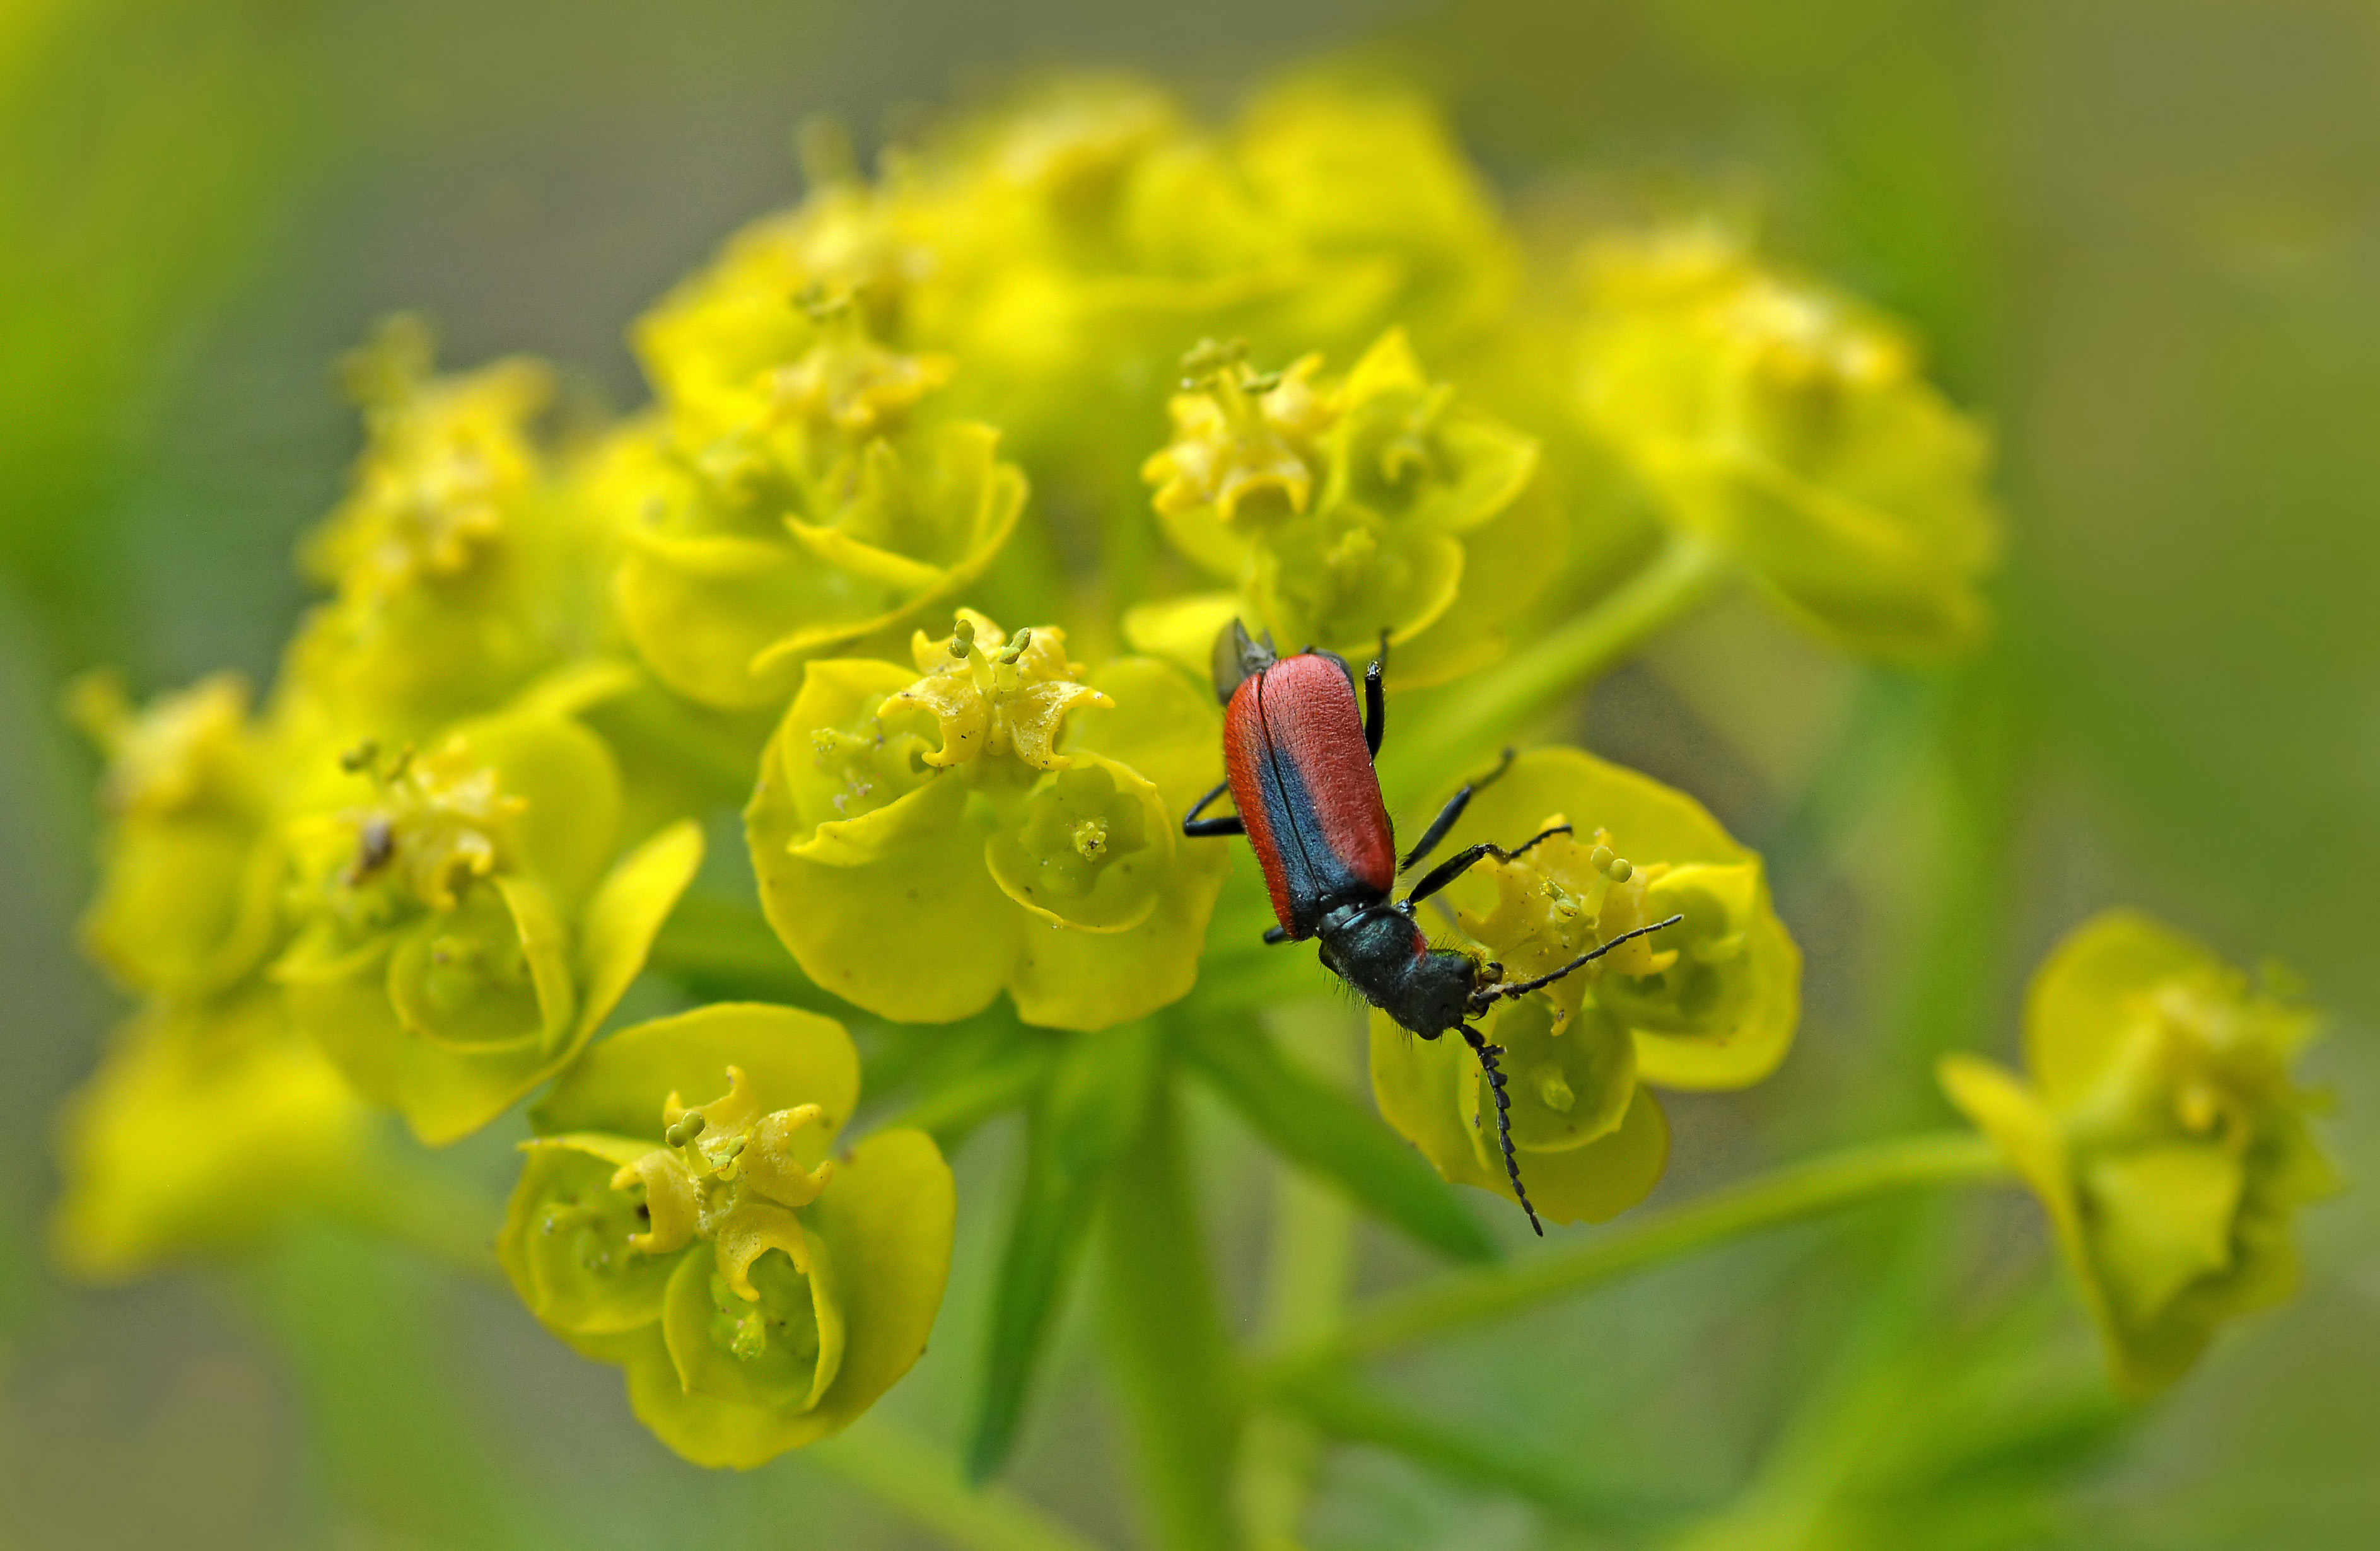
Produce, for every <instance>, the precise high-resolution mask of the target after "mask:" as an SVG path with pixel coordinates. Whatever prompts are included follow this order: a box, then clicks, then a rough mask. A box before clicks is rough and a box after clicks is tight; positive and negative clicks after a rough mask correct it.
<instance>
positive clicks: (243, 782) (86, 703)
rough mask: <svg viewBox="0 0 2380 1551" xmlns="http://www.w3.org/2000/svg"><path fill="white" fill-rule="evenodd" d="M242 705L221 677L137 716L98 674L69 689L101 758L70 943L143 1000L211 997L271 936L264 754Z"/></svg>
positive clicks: (235, 680) (268, 761)
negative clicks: (87, 900) (87, 894)
mask: <svg viewBox="0 0 2380 1551" xmlns="http://www.w3.org/2000/svg"><path fill="white" fill-rule="evenodd" d="M248 697H249V691H248V685H247V684H246V683H245V682H244V681H243V680H241V679H240V678H239V677H238V676H237V675H236V674H230V673H219V674H216V675H215V676H213V677H212V678H209V679H205V680H202V681H201V682H200V683H199V684H197V685H192V686H191V687H190V688H188V689H186V690H183V691H181V692H180V693H178V694H174V695H166V696H161V697H158V698H157V699H156V700H155V701H153V702H152V703H151V704H150V705H149V706H148V707H147V708H146V709H141V710H139V711H135V710H134V709H133V708H132V706H131V704H130V702H129V701H128V699H127V698H126V697H125V693H124V690H123V686H122V685H120V684H119V683H118V682H117V681H116V680H115V678H113V677H111V676H107V675H98V674H95V675H92V676H90V677H87V678H84V679H83V680H81V681H79V683H78V684H77V685H76V686H75V688H74V690H73V692H72V695H71V706H70V709H71V710H72V711H73V712H74V714H75V716H76V717H77V719H78V720H79V721H81V722H82V723H83V724H84V726H85V728H86V729H87V730H88V731H89V732H90V733H91V735H92V736H93V737H94V738H95V739H96V740H97V741H98V743H99V744H100V745H101V747H102V749H103V752H104V753H105V754H106V756H107V771H106V774H105V776H104V777H103V779H102V781H101V784H100V806H101V809H102V813H103V818H104V820H105V823H104V828H103V837H104V838H103V843H102V853H101V865H100V884H99V895H98V897H97V898H96V899H94V900H93V901H92V902H91V909H90V910H89V912H87V913H86V914H85V915H84V916H83V921H82V940H83V946H84V947H85V948H86V949H87V950H88V951H90V953H91V956H92V957H93V958H96V959H97V960H99V961H100V963H103V964H105V965H106V966H107V967H108V969H109V970H110V971H111V972H112V973H114V974H115V976H116V977H117V978H118V979H120V980H122V981H123V982H124V983H125V984H126V985H127V986H128V987H131V988H133V989H135V990H138V991H140V992H142V993H144V994H147V995H151V996H168V997H176V998H195V997H205V996H211V995H213V994H215V993H217V992H220V991H222V990H224V989H225V988H229V987H230V986H231V985H233V984H234V983H235V982H237V980H238V979H239V978H240V977H241V976H243V975H247V974H248V973H249V971H250V970H251V969H253V968H255V967H256V965H257V963H259V962H260V961H261V960H262V958H263V957H264V955H265V954H266V953H268V952H269V951H272V948H273V942H274V940H275V939H276V937H277V935H278V933H279V930H280V917H279V903H280V900H279V894H280V886H281V868H282V866H283V861H282V850H281V846H280V843H279V837H278V836H277V835H275V834H274V833H273V826H272V825H271V823H270V822H269V813H270V808H271V800H272V774H273V771H272V757H271V753H270V751H269V749H268V746H267V740H266V738H265V736H264V735H263V734H262V733H260V732H258V731H257V730H255V729H254V728H253V727H252V726H251V725H250V723H249V717H248Z"/></svg>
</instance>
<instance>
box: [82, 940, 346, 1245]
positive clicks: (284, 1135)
mask: <svg viewBox="0 0 2380 1551" xmlns="http://www.w3.org/2000/svg"><path fill="white" fill-rule="evenodd" d="M369 1121H370V1112H369V1111H368V1110H367V1109H365V1108H364V1106H363V1105H362V1104H361V1102H360V1101H358V1099H357V1098H356V1097H355V1096H354V1095H353V1094H352V1093H350V1092H349V1091H348V1088H347V1085H346V1083H345V1082H344V1081H342V1080H341V1078H340V1076H339V1073H338V1071H337V1069H336V1068H334V1067H333V1066H332V1065H331V1063H330V1062H329V1061H327V1060H324V1059H323V1057H322V1053H321V1052H320V1051H319V1050H317V1049H316V1048H314V1047H313V1045H311V1044H310V1042H309V1041H308V1040H307V1039H306V1038H305V1037H304V1036H302V1035H300V1034H298V1033H297V1031H296V1030H295V1029H293V1028H292V1027H291V1026H290V1024H289V1022H288V1018H287V1016H286V1014H285V1012H284V1011H283V1009H282V1006H281V999H280V997H279V995H278V994H277V993H276V992H275V991H274V990H273V988H271V987H270V986H265V985H261V984H257V983H253V982H251V983H250V984H249V985H248V986H247V987H245V988H242V989H240V990H238V991H236V992H234V993H231V994H229V995H226V996H224V997H221V998H216V999H211V1000H204V1001H200V1002H190V1003H180V1004H176V1003H159V1004H155V1005H152V1006H151V1007H149V1008H147V1009H144V1010H143V1011H142V1012H140V1013H139V1014H137V1015H136V1016H135V1017H133V1018H132V1019H131V1020H130V1021H129V1022H128V1023H127V1024H125V1026H124V1027H123V1028H122V1029H121V1030H119V1031H118V1033H117V1035H116V1036H115V1043H114V1044H113V1046H112V1047H111V1048H110V1049H109V1051H108V1054H107V1057H106V1059H105V1060H104V1061H103V1062H102V1064H101V1066H100V1069H99V1071H98V1072H97V1073H96V1074H95V1075H94V1076H93V1077H92V1078H91V1081H90V1082H88V1083H87V1084H84V1085H83V1086H82V1087H81V1088H79V1089H78V1090H77V1091H76V1093H75V1095H74V1097H72V1098H70V1099H69V1100H67V1107H66V1110H65V1113H64V1116H63V1118H62V1122H61V1125H60V1130H59V1143H58V1168H59V1172H60V1174H61V1175H62V1176H63V1180H64V1187H65V1188H64V1191H63V1194H61V1196H60V1198H59V1201H58V1204H57V1211H56V1216H55V1219H54V1220H53V1222H52V1225H51V1238H52V1242H53V1243H54V1244H55V1248H56V1253H57V1255H58V1258H59V1260H60V1261H61V1263H63V1264H64V1265H65V1266H67V1269H68V1270H70V1271H72V1272H73V1273H75V1274H76V1275H78V1276H80V1277H85V1278H91V1279H93V1280H101V1281H116V1280H122V1279H125V1278H131V1277H137V1276H141V1275H145V1274H147V1273H149V1272H152V1271H154V1270H157V1269H159V1268H160V1267H161V1266H166V1265H169V1264H172V1263H174V1262H176V1261H179V1260H182V1259H185V1258H188V1257H190V1256H194V1255H204V1254H222V1253H224V1252H225V1251H228V1250H234V1249H239V1248H243V1247H246V1246H247V1245H249V1244H250V1243H252V1242H254V1241H256V1240H257V1239H258V1238H260V1237H261V1236H262V1235H263V1234H264V1233H265V1232H267V1231H268V1230H271V1229H273V1227H275V1226H277V1225H278V1224H280V1223H281V1222H282V1221H283V1220H284V1219H285V1218H287V1217H288V1216H289V1215H290V1214H292V1213H293V1212H297V1211H300V1210H305V1209H308V1208H314V1207H320V1206H322V1205H323V1204H324V1203H325V1202H326V1201H328V1200H334V1199H335V1198H336V1197H337V1195H338V1194H340V1192H341V1191H342V1190H344V1189H345V1188H346V1184H347V1181H348V1176H349V1173H350V1171H351V1170H352V1169H356V1168H358V1167H359V1166H363V1165H365V1164H366V1162H367V1153H368V1150H369V1149H368V1143H369V1141H370V1125H369Z"/></svg>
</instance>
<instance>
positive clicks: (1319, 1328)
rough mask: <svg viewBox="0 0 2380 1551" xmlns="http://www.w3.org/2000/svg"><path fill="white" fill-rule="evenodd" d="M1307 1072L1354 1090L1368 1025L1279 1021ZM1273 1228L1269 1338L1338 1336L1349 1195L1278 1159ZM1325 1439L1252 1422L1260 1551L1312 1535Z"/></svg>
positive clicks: (1323, 1018) (1321, 1018) (1245, 1472)
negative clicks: (1309, 1513) (1309, 1523)
mask: <svg viewBox="0 0 2380 1551" xmlns="http://www.w3.org/2000/svg"><path fill="white" fill-rule="evenodd" d="M1272 1022H1273V1024H1275V1032H1276V1033H1278V1034H1279V1035H1280V1036H1281V1038H1282V1040H1283V1042H1284V1043H1285V1044H1287V1045H1289V1046H1290V1047H1292V1048H1294V1049H1296V1050H1298V1051H1299V1052H1301V1053H1302V1054H1303V1055H1304V1056H1305V1058H1306V1059H1305V1061H1304V1062H1302V1063H1301V1064H1303V1065H1305V1066H1306V1067H1308V1068H1310V1069H1311V1070H1312V1072H1313V1074H1314V1075H1316V1076H1317V1077H1322V1078H1327V1079H1328V1080H1329V1081H1330V1083H1331V1084H1332V1085H1333V1086H1337V1087H1345V1086H1348V1085H1350V1084H1353V1082H1354V1075H1355V1062H1354V1050H1355V1045H1354V1041H1355V1038H1356V1036H1357V1035H1358V1033H1359V1032H1360V1030H1361V1028H1362V1025H1361V1024H1359V1023H1354V1022H1352V1021H1351V1019H1350V1018H1349V1016H1348V1013H1347V1012H1346V1010H1345V1009H1344V1008H1342V1007H1341V1006H1338V1005H1335V1004H1332V1003H1328V1002H1318V1003H1312V1004H1308V1005H1305V1006H1301V1007H1296V1008H1292V1009H1284V1010H1283V1011H1282V1012H1281V1013H1279V1014H1278V1015H1276V1017H1275V1018H1274V1019H1273V1020H1272ZM1272 1172H1273V1219H1272V1232H1271V1242H1270V1244H1269V1249H1268V1252H1267V1255H1266V1277H1265V1289H1264V1315H1263V1318H1264V1339H1266V1340H1267V1341H1269V1342H1274V1343H1281V1344H1286V1343H1290V1342H1296V1341H1309V1340H1318V1339H1322V1338H1324V1337H1326V1336H1328V1335H1329V1334H1330V1331H1332V1330H1334V1329H1336V1328H1337V1327H1338V1325H1339V1321H1340V1319H1341V1318H1342V1315H1343V1313H1344V1311H1345V1308H1346V1303H1347V1293H1348V1289H1349V1287H1350V1286H1351V1284H1352V1283H1353V1280H1354V1266H1355V1212H1354V1207H1353V1206H1351V1205H1349V1203H1348V1200H1347V1197H1346V1196H1345V1194H1342V1192H1340V1191H1337V1190H1334V1189H1332V1188H1330V1186H1328V1185H1326V1184H1323V1183H1322V1182H1320V1181H1318V1180H1315V1179H1313V1178H1311V1177H1310V1176H1308V1175H1307V1174H1306V1173H1305V1171H1303V1170H1302V1169H1293V1168H1291V1167H1290V1166H1289V1165H1288V1164H1286V1163H1285V1162H1281V1161H1280V1160H1276V1161H1275V1163H1274V1166H1273V1171H1272ZM1321 1457H1322V1440H1321V1438H1320V1436H1318V1434H1317V1432H1316V1430H1315V1427H1314V1425H1313V1424H1312V1423H1311V1422H1310V1421H1308V1420H1307V1419H1306V1418H1305V1417H1304V1416H1300V1415H1295V1414H1293V1413H1291V1412H1282V1411H1269V1412H1261V1413H1259V1414H1257V1415H1255V1416H1252V1417H1250V1418H1249V1419H1248V1424H1247V1431H1246V1433H1245V1436H1243V1437H1242V1439H1241V1444H1240V1457H1239V1468H1238V1473H1237V1477H1236V1479H1235V1481H1234V1483H1233V1496H1234V1498H1235V1500H1236V1502H1237V1504H1238V1508H1239V1516H1240V1524H1241V1528H1242V1530H1243V1532H1244V1533H1245V1539H1246V1541H1247V1544H1248V1545H1250V1546H1251V1547H1253V1548H1254V1551H1294V1548H1295V1547H1297V1546H1299V1545H1303V1544H1304V1543H1305V1535H1304V1526H1305V1512H1306V1508H1307V1505H1308V1503H1309V1502H1310V1500H1311V1499H1312V1497H1313V1495H1314V1479H1315V1472H1316V1470H1317V1467H1318V1465H1319V1464H1320V1462H1321Z"/></svg>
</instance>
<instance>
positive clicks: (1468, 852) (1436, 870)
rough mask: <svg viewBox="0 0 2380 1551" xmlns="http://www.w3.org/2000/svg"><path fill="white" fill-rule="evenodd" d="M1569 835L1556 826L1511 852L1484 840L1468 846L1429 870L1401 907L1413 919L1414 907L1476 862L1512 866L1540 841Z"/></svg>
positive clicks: (1534, 836)
mask: <svg viewBox="0 0 2380 1551" xmlns="http://www.w3.org/2000/svg"><path fill="white" fill-rule="evenodd" d="M1568 833H1570V826H1569V825H1567V824H1557V825H1555V826H1554V827H1553V828H1552V829H1550V830H1538V831H1537V832H1536V834H1534V835H1531V836H1530V837H1529V838H1528V839H1527V840H1526V841H1524V842H1522V843H1521V845H1520V847H1519V848H1518V849H1517V850H1512V851H1507V850H1505V849H1504V848H1503V847H1502V846H1500V845H1498V844H1497V843H1496V842H1493V841H1485V840H1483V841H1481V842H1479V843H1478V844H1476V845H1466V846H1464V847H1463V849H1462V850H1460V851H1458V852H1456V853H1455V854H1453V855H1451V856H1449V857H1448V858H1447V859H1446V860H1445V861H1443V862H1440V863H1439V864H1438V866H1434V867H1432V868H1430V869H1429V871H1428V873H1427V875H1426V876H1424V878H1422V880H1421V881H1420V882H1419V883H1416V884H1415V885H1414V888H1413V892H1412V893H1410V894H1407V895H1406V896H1405V897H1404V899H1403V901H1402V902H1401V903H1402V906H1403V909H1404V912H1405V914H1407V915H1411V914H1413V907H1414V906H1415V905H1416V904H1419V903H1421V902H1422V901H1424V900H1426V899H1427V898H1429V897H1430V896H1431V895H1432V894H1435V893H1437V892H1438V891H1439V890H1440V889H1443V888H1445V887H1446V886H1447V885H1448V884H1450V883H1451V882H1453V881H1454V880H1455V879H1456V878H1461V877H1462V876H1463V874H1464V873H1466V872H1468V871H1470V870H1471V866H1472V864H1473V863H1475V862H1477V861H1478V860H1479V859H1480V858H1482V857H1484V856H1493V857H1495V858H1496V859H1497V860H1498V861H1500V862H1509V861H1511V860H1512V858H1513V857H1515V856H1519V855H1522V854H1524V853H1526V852H1527V851H1528V850H1529V849H1530V848H1531V847H1532V846H1535V845H1536V843H1537V842H1539V841H1541V840H1548V839H1550V838H1551V837H1553V836H1555V835H1566V834H1568ZM1406 865H1407V866H1411V865H1412V864H1410V863H1408V864H1406Z"/></svg>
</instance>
